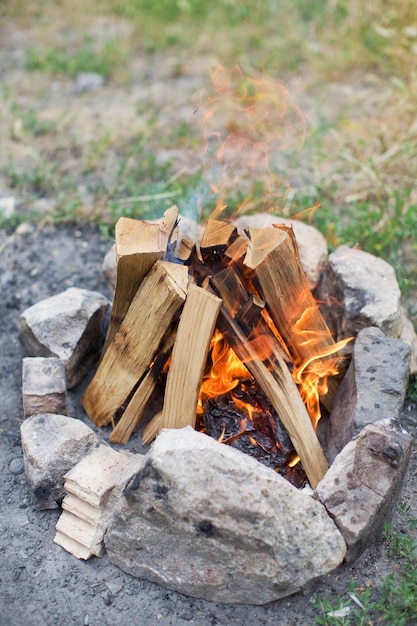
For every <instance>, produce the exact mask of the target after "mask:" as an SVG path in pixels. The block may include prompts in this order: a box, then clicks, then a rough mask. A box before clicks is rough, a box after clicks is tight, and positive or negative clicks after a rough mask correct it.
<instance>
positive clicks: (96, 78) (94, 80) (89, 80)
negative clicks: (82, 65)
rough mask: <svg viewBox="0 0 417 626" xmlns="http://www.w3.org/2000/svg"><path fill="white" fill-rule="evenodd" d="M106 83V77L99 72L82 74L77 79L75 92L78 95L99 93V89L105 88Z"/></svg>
mask: <svg viewBox="0 0 417 626" xmlns="http://www.w3.org/2000/svg"><path fill="white" fill-rule="evenodd" d="M104 83H105V79H104V76H102V75H101V74H98V73H97V72H80V73H79V74H77V76H76V77H75V81H74V91H75V93H77V94H82V93H85V92H86V91H97V89H101V87H103V85H104Z"/></svg>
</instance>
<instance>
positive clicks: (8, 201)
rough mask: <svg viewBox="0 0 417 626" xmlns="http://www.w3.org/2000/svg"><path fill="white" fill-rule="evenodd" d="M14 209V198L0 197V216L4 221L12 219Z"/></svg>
mask: <svg viewBox="0 0 417 626" xmlns="http://www.w3.org/2000/svg"><path fill="white" fill-rule="evenodd" d="M15 209H16V198H15V197H14V196H3V197H2V198H1V197H0V216H1V217H3V218H4V219H9V218H10V217H12V215H13V214H14V212H15Z"/></svg>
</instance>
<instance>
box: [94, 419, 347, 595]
mask: <svg viewBox="0 0 417 626" xmlns="http://www.w3.org/2000/svg"><path fill="white" fill-rule="evenodd" d="M105 545H106V548H107V551H108V555H109V559H110V561H111V562H112V563H114V564H116V565H118V566H119V567H120V568H121V569H123V570H124V571H126V572H128V573H130V574H132V575H133V576H137V577H139V578H145V579H148V580H152V581H156V582H158V583H160V584H162V585H164V586H166V587H168V588H170V589H174V590H176V591H178V592H180V593H184V594H187V595H191V596H195V597H200V598H205V599H206V600H211V601H214V602H226V603H228V604H237V603H242V604H264V603H267V602H270V601H272V600H276V599H277V598H282V597H284V596H286V595H289V594H292V593H294V592H295V591H297V590H299V589H300V588H301V587H302V586H303V585H304V584H305V583H306V582H307V581H309V580H311V579H313V578H315V577H317V576H320V575H322V574H325V573H327V572H329V571H331V570H333V569H334V568H335V567H337V566H338V565H339V564H340V563H341V562H342V560H343V558H344V555H345V549H346V546H345V542H344V541H343V539H342V537H341V535H340V533H339V532H338V530H337V529H336V527H335V525H334V523H333V521H332V520H331V518H330V517H329V516H328V514H327V512H326V510H325V508H324V507H323V506H322V505H321V504H320V503H319V502H317V501H316V500H314V499H313V498H312V497H311V496H310V495H308V494H307V493H304V492H302V491H298V490H297V489H296V488H295V487H293V486H292V485H290V483H288V482H287V481H286V480H285V479H284V478H282V477H281V476H279V475H278V474H276V473H275V472H274V471H272V470H271V469H269V468H267V467H265V466H263V465H261V464H260V463H258V462H257V461H256V460H255V459H253V458H251V457H249V456H247V455H245V454H243V453H241V452H240V451H238V450H236V449H233V448H231V447H229V446H226V445H224V444H220V443H218V442H217V441H215V440H214V439H211V438H210V437H208V436H207V435H204V434H202V433H198V432H196V431H194V430H193V429H192V428H191V427H187V428H185V429H180V430H163V431H162V432H161V434H160V435H159V436H158V438H157V439H156V441H155V442H154V444H153V446H152V448H151V450H150V451H149V453H148V455H147V457H146V460H145V464H144V466H143V468H142V470H141V471H140V472H138V473H137V474H136V476H135V477H134V478H133V479H132V480H131V481H130V483H128V485H127V487H126V488H125V491H124V496H123V498H122V499H121V500H120V503H119V505H118V506H117V507H116V509H115V510H114V513H113V517H112V519H111V521H110V524H109V528H108V531H107V533H106V535H105Z"/></svg>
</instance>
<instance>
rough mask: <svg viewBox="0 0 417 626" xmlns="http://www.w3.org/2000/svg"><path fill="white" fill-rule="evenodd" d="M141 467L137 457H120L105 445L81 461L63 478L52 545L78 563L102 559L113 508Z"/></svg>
mask: <svg viewBox="0 0 417 626" xmlns="http://www.w3.org/2000/svg"><path fill="white" fill-rule="evenodd" d="M140 466H141V459H140V457H138V456H137V455H136V456H135V455H133V454H132V455H130V454H128V453H127V454H122V453H120V452H116V451H115V450H112V449H111V448H109V447H108V446H105V445H101V446H99V447H98V448H95V449H94V450H92V451H91V452H90V454H88V455H87V456H86V457H84V459H82V461H80V462H79V463H78V464H77V465H76V466H75V467H73V469H72V470H70V471H69V472H68V474H67V475H66V476H65V484H64V489H65V491H66V492H67V495H66V496H65V498H64V499H63V501H62V509H63V512H62V513H61V516H60V518H59V520H58V522H57V525H56V531H57V532H56V535H55V537H54V542H55V543H57V544H58V545H59V546H61V547H62V548H64V549H65V550H67V552H70V553H71V554H73V555H74V556H76V557H77V558H78V559H84V560H86V559H89V558H90V557H91V556H93V555H95V556H99V557H101V556H102V555H103V553H104V551H105V548H104V544H103V538H104V534H105V532H106V530H107V526H108V523H109V520H110V516H111V514H112V512H113V507H114V504H115V502H117V500H118V499H119V498H120V496H121V493H122V490H123V488H124V486H125V484H126V483H127V481H128V480H129V479H130V478H131V477H132V476H133V475H134V474H135V473H136V472H137V471H138V470H139V469H140Z"/></svg>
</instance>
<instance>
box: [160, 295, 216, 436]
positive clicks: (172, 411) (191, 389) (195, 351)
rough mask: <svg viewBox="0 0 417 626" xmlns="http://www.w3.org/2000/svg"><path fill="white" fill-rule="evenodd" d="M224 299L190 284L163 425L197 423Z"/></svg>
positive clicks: (163, 426)
mask: <svg viewBox="0 0 417 626" xmlns="http://www.w3.org/2000/svg"><path fill="white" fill-rule="evenodd" d="M221 304H222V301H221V299H220V298H218V297H217V296H215V295H213V294H211V293H209V292H208V291H207V290H206V289H203V288H202V287H197V286H196V285H190V286H189V288H188V293H187V299H186V301H185V305H184V308H183V311H182V314H181V318H180V321H179V324H178V331H177V336H176V339H175V344H174V348H173V350H172V360H171V363H170V367H169V370H168V376H167V382H166V388H165V396H164V405H163V408H162V421H161V428H183V427H185V426H192V427H194V426H195V420H196V413H197V403H198V397H199V393H200V388H201V381H202V378H203V374H204V369H205V367H206V363H207V355H208V351H209V348H210V342H211V339H212V337H213V333H214V329H215V325H216V320H217V316H218V314H219V310H220V307H221Z"/></svg>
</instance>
